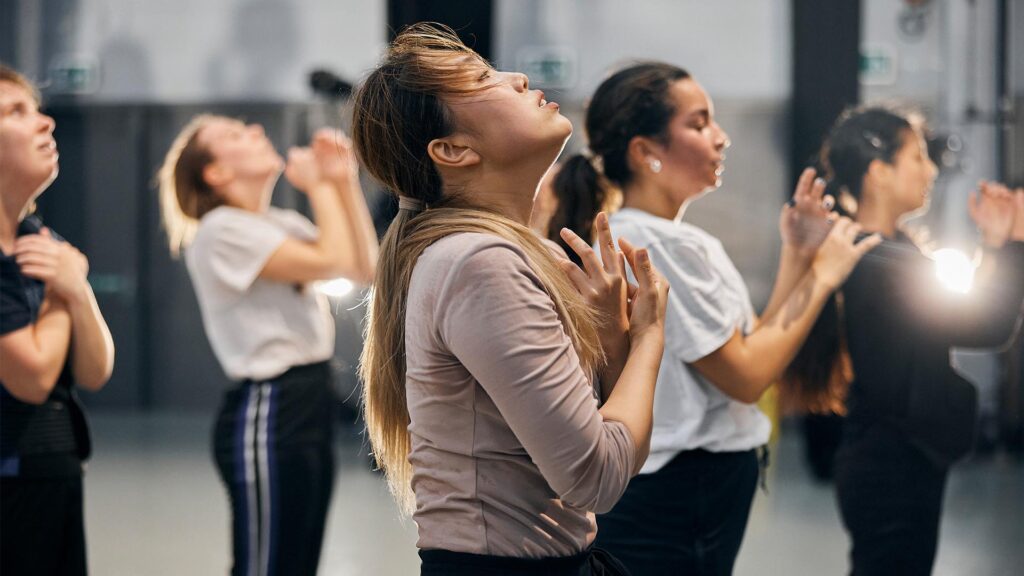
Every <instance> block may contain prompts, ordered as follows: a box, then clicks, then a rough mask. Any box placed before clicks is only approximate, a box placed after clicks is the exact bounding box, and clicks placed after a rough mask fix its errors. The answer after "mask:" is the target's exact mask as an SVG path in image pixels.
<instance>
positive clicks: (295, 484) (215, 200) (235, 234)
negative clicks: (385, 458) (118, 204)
mask: <svg viewBox="0 0 1024 576" xmlns="http://www.w3.org/2000/svg"><path fill="white" fill-rule="evenodd" d="M282 170H283V171H284V173H285V176H286V177H287V178H288V180H289V181H290V182H291V184H292V185H293V186H295V188H296V189H298V190H300V191H302V192H303V193H304V194H306V196H307V197H308V198H309V202H310V206H311V207H312V211H313V219H314V220H315V222H316V225H314V224H313V223H312V222H310V221H309V220H308V219H306V218H305V217H303V216H302V215H300V214H298V213H297V212H295V211H293V210H284V209H281V208H275V207H271V206H270V197H271V194H272V193H273V190H274V184H275V183H276V181H277V179H278V178H279V177H280V175H281V172H282ZM357 173H358V166H357V164H356V160H355V156H354V154H353V153H352V149H351V145H350V144H349V142H348V139H347V138H345V137H344V136H343V135H342V134H341V133H340V132H332V131H330V130H322V131H319V132H317V133H316V135H315V136H314V138H313V142H312V143H311V147H309V148H292V149H290V150H289V151H288V161H287V164H285V162H284V159H282V158H281V156H279V155H278V153H277V152H276V151H275V150H274V147H273V144H271V142H270V140H269V139H268V138H267V136H266V134H265V133H264V131H263V127H262V126H260V125H258V124H249V125H246V124H244V123H242V122H241V121H238V120H233V119H231V118H226V117H223V116H212V115H203V116H198V117H196V118H194V119H193V120H192V121H191V122H189V124H188V125H186V126H185V128H183V129H182V131H181V132H180V133H179V134H178V136H177V138H175V141H174V143H172V144H171V148H170V150H169V151H168V153H167V157H166V159H165V160H164V164H163V166H162V167H161V168H160V201H161V208H162V211H163V222H164V228H165V229H166V231H167V234H168V236H169V238H170V249H171V252H172V253H173V254H175V255H178V254H179V253H180V251H182V250H184V252H185V261H186V264H187V265H188V271H189V276H190V277H191V279H192V284H193V286H194V287H195V291H196V298H197V300H198V301H199V306H200V309H201V311H202V315H203V325H204V327H205V329H206V334H207V337H208V338H209V339H210V344H211V346H212V347H213V351H214V353H215V354H216V355H217V359H218V360H219V361H220V364H221V367H222V368H223V369H224V372H225V373H226V374H227V376H228V377H229V378H230V379H231V380H233V381H234V382H236V385H235V386H234V387H232V388H230V389H229V390H228V391H227V392H226V393H225V395H224V400H223V402H222V404H221V408H220V413H219V415H218V416H217V423H216V426H215V428H214V437H213V452H214V459H215V460H216V462H217V468H218V471H219V472H220V477H221V480H222V481H223V483H224V485H225V487H226V488H227V490H228V494H229V496H230V501H231V514H232V541H233V545H232V551H233V554H234V563H233V567H232V570H231V573H232V574H235V575H238V576H243V575H247V574H253V573H257V574H268V573H276V574H296V575H301V574H309V575H313V574H316V570H317V564H318V562H319V559H320V546H321V543H322V540H323V533H324V523H325V521H326V518H327V512H328V507H329V505H330V501H331V491H332V489H333V487H334V446H333V440H334V437H333V433H332V432H333V428H334V418H335V413H334V411H333V409H332V408H333V406H334V404H335V403H336V402H337V401H338V398H336V396H335V394H334V388H333V386H332V374H331V369H330V364H329V362H328V361H329V360H330V358H331V356H332V355H333V353H334V326H333V322H332V318H331V316H330V313H329V310H328V303H327V297H326V295H324V294H322V293H320V292H319V291H317V290H316V289H315V286H314V284H313V283H314V282H317V281H327V280H332V279H334V278H337V277H339V276H340V277H345V278H349V279H351V280H352V281H355V282H359V283H360V284H369V283H370V282H371V281H372V280H373V274H374V268H375V267H376V261H377V237H376V235H375V233H374V230H373V226H372V222H371V220H370V215H369V212H368V211H367V209H366V202H365V200H364V198H363V194H362V189H361V188H360V187H359V178H358V175H357Z"/></svg>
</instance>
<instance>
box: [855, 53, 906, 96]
mask: <svg viewBox="0 0 1024 576" xmlns="http://www.w3.org/2000/svg"><path fill="white" fill-rule="evenodd" d="M896 65H897V62H896V50H895V49H894V48H892V47H890V46H885V45H871V46H862V47H861V49H860V82H861V84H865V85H869V86H884V85H890V84H895V83H896V78H897V75H898V74H897V72H898V70H897V67H896Z"/></svg>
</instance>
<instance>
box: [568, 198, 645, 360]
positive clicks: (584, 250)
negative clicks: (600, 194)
mask: <svg viewBox="0 0 1024 576" xmlns="http://www.w3.org/2000/svg"><path fill="white" fill-rule="evenodd" d="M594 227H595V228H596V229H597V240H598V242H597V244H598V248H599V249H600V252H601V255H600V257H598V255H597V253H595V252H594V250H593V248H591V247H590V244H588V243H587V241H586V240H584V239H582V238H580V237H579V236H578V235H577V234H576V233H575V232H573V231H572V230H569V229H568V228H563V229H562V230H561V236H562V239H563V240H565V243H566V244H568V245H569V247H570V248H572V249H573V251H574V252H576V254H578V255H579V257H580V260H581V261H582V262H583V269H580V267H579V266H577V265H576V264H574V263H572V262H571V261H569V260H564V261H562V262H561V266H562V269H563V270H564V271H565V273H566V275H567V276H569V279H570V280H571V281H572V283H573V284H574V285H575V286H576V289H577V290H579V292H580V294H582V295H583V298H584V299H585V300H586V301H587V302H588V303H589V304H590V305H591V306H593V307H594V308H596V309H598V310H600V311H601V312H602V314H603V315H604V316H605V318H606V322H605V323H604V325H603V326H602V327H601V330H600V332H601V335H602V338H601V339H602V344H605V345H606V348H605V351H606V352H609V350H608V346H621V345H622V342H616V340H617V339H623V338H626V336H627V334H628V332H629V309H628V303H627V299H628V296H629V282H628V281H627V280H626V264H625V257H624V256H623V254H622V253H620V252H618V251H617V250H616V249H615V243H614V241H613V240H612V232H611V228H610V227H609V226H608V216H607V215H606V214H605V213H604V212H601V213H599V214H598V215H597V217H596V218H595V219H594ZM625 343H626V345H627V346H628V341H627V342H625Z"/></svg>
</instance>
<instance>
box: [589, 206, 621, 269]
mask: <svg viewBox="0 0 1024 576" xmlns="http://www.w3.org/2000/svg"><path fill="white" fill-rule="evenodd" d="M594 228H595V229H596V230H597V244H598V246H599V247H600V249H601V263H602V264H603V265H604V270H605V272H608V273H612V274H614V273H615V272H617V270H616V268H617V267H618V257H617V256H616V252H617V251H616V250H615V241H614V240H613V239H612V229H611V226H609V225H608V215H607V214H605V213H604V212H598V214H597V218H595V219H594Z"/></svg>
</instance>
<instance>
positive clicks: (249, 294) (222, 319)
mask: <svg viewBox="0 0 1024 576" xmlns="http://www.w3.org/2000/svg"><path fill="white" fill-rule="evenodd" d="M317 235H318V232H317V229H316V226H314V225H313V223H312V222H310V221H309V220H308V219H307V218H305V217H303V216H302V215H301V214H299V213H297V212H295V211H293V210H282V209H280V208H275V207H271V208H270V209H269V211H268V212H266V213H262V214H261V213H256V212H249V211H246V210H241V209H238V208H232V207H229V206H221V207H219V208H215V209H214V210H211V211H210V212H209V213H208V214H206V215H205V216H203V218H202V219H201V220H200V222H199V229H198V231H197V232H196V236H195V239H194V240H193V241H192V244H191V245H190V246H189V247H188V248H187V249H186V250H185V264H186V265H187V267H188V272H189V276H191V278H192V285H193V287H195V291H196V297H197V299H198V300H199V308H200V310H201V312H202V316H203V326H204V327H205V328H206V335H207V337H208V338H209V340H210V345H211V346H212V347H213V353H214V354H215V355H216V356H217V360H218V361H220V364H221V367H223V368H224V372H225V373H227V375H228V377H229V378H231V379H233V380H243V379H246V378H250V379H253V380H265V379H268V378H272V377H274V376H277V375H279V374H281V373H282V372H284V371H286V370H288V369H289V368H291V367H292V366H300V365H302V364H310V363H313V362H321V361H323V360H327V359H328V358H330V356H331V354H332V353H333V352H334V322H333V318H332V317H331V314H330V308H329V306H328V304H327V300H326V297H325V296H323V295H322V294H320V293H318V292H317V291H316V290H314V289H313V287H312V286H311V285H309V284H307V285H299V284H286V283H283V282H274V281H271V280H264V279H262V278H260V277H259V275H260V272H261V271H262V270H263V267H264V265H265V264H266V263H267V260H268V259H270V256H271V255H272V254H273V253H274V251H275V250H277V248H278V247H279V246H280V245H281V243H282V242H284V240H285V239H286V238H288V237H294V238H298V239H301V240H313V239H315V238H316V237H317Z"/></svg>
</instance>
